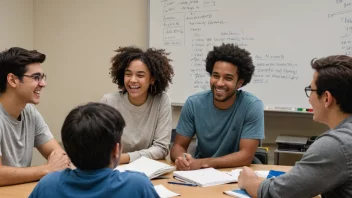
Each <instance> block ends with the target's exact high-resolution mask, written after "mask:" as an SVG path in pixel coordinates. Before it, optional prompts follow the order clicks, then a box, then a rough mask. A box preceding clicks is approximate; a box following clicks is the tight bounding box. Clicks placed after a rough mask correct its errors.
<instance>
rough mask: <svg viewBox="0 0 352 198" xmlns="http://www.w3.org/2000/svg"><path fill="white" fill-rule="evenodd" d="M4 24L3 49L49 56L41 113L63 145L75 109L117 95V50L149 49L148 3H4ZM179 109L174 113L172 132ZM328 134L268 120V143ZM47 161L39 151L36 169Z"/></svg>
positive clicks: (301, 121) (296, 121)
mask: <svg viewBox="0 0 352 198" xmlns="http://www.w3.org/2000/svg"><path fill="white" fill-rule="evenodd" d="M0 24H1V26H2V28H0V39H1V42H0V47H1V50H3V49H4V48H6V47H9V46H14V45H18V46H22V47H26V48H29V49H30V48H35V49H37V50H39V51H41V52H43V53H45V54H46V55H47V60H46V62H45V63H44V64H43V68H44V71H45V73H46V74H47V75H48V78H47V83H48V86H47V87H46V88H45V89H44V90H43V92H42V100H41V103H40V105H38V109H39V111H40V112H41V113H42V115H43V117H44V118H45V120H46V122H47V123H48V125H49V126H50V128H51V130H52V132H53V134H54V136H55V138H56V139H57V140H58V141H61V136H60V129H61V125H62V123H63V120H64V118H65V116H66V115H67V113H68V112H69V111H70V110H71V109H72V108H73V107H74V106H76V105H79V104H83V103H86V102H88V101H99V99H100V98H101V97H102V96H103V94H105V93H108V92H114V91H116V90H117V87H116V85H114V84H112V83H111V78H110V76H109V67H110V63H109V62H110V58H111V57H112V56H113V55H114V52H113V50H114V49H117V47H118V46H125V45H136V46H139V47H142V48H146V47H147V43H148V4H147V1H146V0H129V1H125V0H104V1H99V2H98V1H96V0H60V1H56V0H34V1H28V0H16V1H12V0H5V1H4V0H1V1H0ZM3 27H6V28H3ZM176 75H182V74H176ZM302 93H303V92H302ZM180 110H181V108H180V107H174V108H173V126H174V127H175V126H176V124H177V121H178V117H179V114H180ZM325 129H326V127H324V126H322V125H319V124H316V123H314V122H313V121H312V116H311V115H304V116H302V115H296V114H284V113H266V115H265V131H266V137H267V138H266V140H265V142H274V141H275V138H276V136H277V135H279V134H301V135H317V134H320V133H321V132H322V131H323V130H325ZM43 162H45V160H43V158H42V157H41V156H40V154H39V153H38V152H35V153H34V158H33V165H36V164H40V163H43Z"/></svg>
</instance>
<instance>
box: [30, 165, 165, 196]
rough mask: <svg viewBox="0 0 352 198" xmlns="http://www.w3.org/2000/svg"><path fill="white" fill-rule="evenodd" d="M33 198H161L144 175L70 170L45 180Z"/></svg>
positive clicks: (44, 178)
mask: <svg viewBox="0 0 352 198" xmlns="http://www.w3.org/2000/svg"><path fill="white" fill-rule="evenodd" d="M29 197H31V198H32V197H33V198H34V197H51V198H56V197H85V198H88V197H103V198H108V197H146V198H147V197H148V198H149V197H151V198H152V197H159V195H158V194H157V192H156V191H155V189H154V186H153V185H152V183H151V182H150V180H149V179H148V178H147V177H146V176H145V175H144V174H141V173H137V172H130V171H128V172H119V171H117V170H115V171H114V170H112V169H110V168H104V169H98V170H93V171H83V170H79V169H76V170H71V169H66V170H64V171H61V172H54V173H50V174H48V175H46V176H45V177H43V178H42V179H41V180H40V181H39V183H38V184H37V186H36V187H35V188H34V190H33V192H32V193H31V195H30V196H29Z"/></svg>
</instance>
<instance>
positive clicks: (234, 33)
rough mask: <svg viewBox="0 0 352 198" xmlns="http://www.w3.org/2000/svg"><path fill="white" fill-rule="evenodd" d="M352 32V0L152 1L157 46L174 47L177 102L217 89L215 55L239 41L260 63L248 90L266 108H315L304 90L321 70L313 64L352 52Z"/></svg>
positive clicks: (152, 26)
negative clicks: (211, 64) (210, 65)
mask: <svg viewBox="0 0 352 198" xmlns="http://www.w3.org/2000/svg"><path fill="white" fill-rule="evenodd" d="M351 35H352V0H309V1H307V0H294V1H293V0H290V1H288V0H150V1H149V46H150V47H156V48H163V49H166V50H167V51H168V52H171V54H170V58H171V59H172V60H173V62H172V65H173V67H174V71H175V76H174V78H173V84H171V86H170V88H169V90H168V95H169V96H170V99H171V102H172V103H173V104H174V105H175V104H183V103H184V102H185V101H186V99H187V97H188V96H190V95H192V94H195V93H197V92H201V91H204V90H209V89H210V85H209V80H210V76H209V74H208V73H207V72H206V71H205V58H206V55H207V53H208V52H209V51H210V50H212V49H213V46H217V45H221V43H234V44H237V45H238V46H240V47H242V48H245V49H247V50H248V51H249V52H250V53H251V56H252V58H253V62H254V65H255V72H254V75H253V78H252V81H251V82H250V83H249V84H248V85H246V86H245V87H243V88H242V89H243V90H246V91H249V92H251V93H253V94H254V95H256V96H257V97H258V98H260V99H261V100H262V101H263V102H264V104H265V106H266V107H282V108H285V107H292V108H310V104H309V102H308V98H307V97H306V95H305V93H304V87H306V86H308V85H309V84H310V83H311V79H312V75H313V72H314V71H313V70H312V69H311V66H310V61H311V60H312V59H313V58H321V57H324V56H328V55H335V54H345V55H352V36H351Z"/></svg>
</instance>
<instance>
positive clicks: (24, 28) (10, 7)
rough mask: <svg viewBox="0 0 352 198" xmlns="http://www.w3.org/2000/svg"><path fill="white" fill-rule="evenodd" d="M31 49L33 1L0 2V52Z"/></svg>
mask: <svg viewBox="0 0 352 198" xmlns="http://www.w3.org/2000/svg"><path fill="white" fill-rule="evenodd" d="M14 46H18V47H20V46H21V47H25V48H29V49H32V48H33V0H0V51H3V50H5V49H7V48H10V47H14Z"/></svg>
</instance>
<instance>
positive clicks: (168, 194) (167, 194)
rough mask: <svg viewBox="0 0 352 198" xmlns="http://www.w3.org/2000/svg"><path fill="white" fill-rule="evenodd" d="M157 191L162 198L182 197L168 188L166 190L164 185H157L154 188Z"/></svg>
mask: <svg viewBox="0 0 352 198" xmlns="http://www.w3.org/2000/svg"><path fill="white" fill-rule="evenodd" d="M154 188H155V191H156V192H157V193H158V195H159V196H160V197H161V198H164V197H165V198H167V197H176V196H180V194H177V193H174V192H172V191H170V190H168V189H167V188H165V187H164V186H163V185H161V184H160V185H156V186H154Z"/></svg>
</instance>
